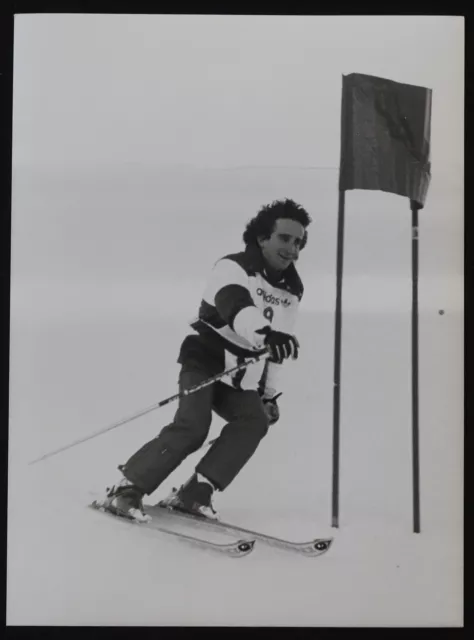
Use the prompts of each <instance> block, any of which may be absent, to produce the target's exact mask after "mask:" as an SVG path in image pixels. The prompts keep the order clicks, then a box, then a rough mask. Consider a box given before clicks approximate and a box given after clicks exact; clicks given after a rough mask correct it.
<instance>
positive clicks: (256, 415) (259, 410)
mask: <svg viewBox="0 0 474 640" xmlns="http://www.w3.org/2000/svg"><path fill="white" fill-rule="evenodd" d="M243 399H244V398H243ZM239 422H242V423H243V424H245V425H246V426H247V427H248V428H249V429H252V431H253V432H254V433H255V434H256V435H258V436H259V437H260V438H263V437H264V436H265V435H266V434H267V432H268V427H269V425H270V422H269V420H268V416H267V414H266V412H265V409H264V407H263V403H262V401H261V400H260V397H259V396H258V395H257V394H252V395H251V396H248V397H247V398H245V399H244V402H242V405H241V409H240V411H239Z"/></svg>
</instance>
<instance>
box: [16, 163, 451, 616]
mask: <svg viewBox="0 0 474 640" xmlns="http://www.w3.org/2000/svg"><path fill="white" fill-rule="evenodd" d="M125 169H126V170H124V172H123V174H117V175H116V174H112V175H111V176H108V174H103V173H98V172H95V171H92V170H91V172H90V174H88V175H85V176H84V175H82V174H81V175H79V174H78V173H76V172H69V173H67V171H65V174H64V175H63V174H60V173H57V174H56V173H53V174H51V175H49V176H48V175H46V174H45V175H39V174H38V171H39V169H38V168H37V169H36V171H33V172H30V173H28V172H27V171H25V170H23V171H15V172H14V193H13V217H12V292H11V293H12V303H11V304H12V316H11V370H10V442H9V505H8V607H7V619H8V623H9V624H22V625H41V624H49V625H68V624H80V625H94V624H95V625H186V624H188V625H291V626H293V625H305V626H308V625H316V626H317V625H351V626H352V625H364V626H373V625H401V626H406V625H434V626H439V625H441V626H442V625H458V624H461V623H462V600H463V593H462V572H463V555H462V545H463V540H462V522H463V520H462V518H463V513H462V490H463V486H462V474H463V438H462V433H463V413H462V407H463V378H462V372H463V341H462V338H463V325H462V296H460V290H461V286H462V279H461V277H460V275H459V274H460V273H461V270H462V243H461V238H462V234H461V218H460V215H461V213H460V212H461V211H462V208H461V206H460V195H459V194H460V193H462V191H459V189H458V188H455V187H454V186H450V185H449V184H446V183H443V182H442V181H441V180H440V179H439V178H438V180H437V181H435V182H434V184H433V186H432V189H431V191H430V194H431V196H430V202H429V206H427V209H426V211H424V212H423V215H422V216H421V219H420V220H421V224H420V238H421V240H420V436H421V442H420V446H421V506H422V512H421V517H422V533H421V535H415V534H414V533H412V525H413V523H412V494H411V318H410V304H411V300H410V295H411V286H410V267H411V259H410V246H411V229H410V221H409V211H408V210H407V207H406V202H404V201H403V200H402V199H400V198H396V197H395V196H390V195H388V194H374V193H372V194H364V193H357V192H354V193H351V194H350V196H348V198H347V223H346V253H345V265H344V266H345V275H344V289H343V310H344V322H343V343H342V399H341V496H340V498H341V500H340V509H341V511H340V525H341V526H340V528H339V529H333V528H331V526H330V523H331V470H332V469H331V455H332V418H333V406H332V403H333V357H334V295H335V272H334V269H335V247H336V215H335V213H336V211H337V172H336V171H333V172H328V171H321V172H313V171H298V170H290V169H288V170H273V169H272V170H270V169H269V170H264V169H262V170H257V169H255V170H253V169H252V170H249V171H243V170H242V171H233V172H232V171H229V172H226V171H217V172H213V171H207V172H206V171H189V172H186V171H185V170H183V169H179V170H178V171H177V172H176V171H175V172H174V173H173V172H171V173H169V174H168V173H167V172H166V171H164V172H163V173H160V171H158V170H157V169H156V168H150V169H149V172H148V173H146V172H145V169H143V171H138V172H135V173H133V172H132V171H131V170H130V169H129V168H127V167H125ZM458 186H459V185H458ZM286 195H291V197H294V198H295V199H296V200H297V201H299V202H302V203H303V204H304V205H305V206H307V207H308V208H309V209H310V211H311V212H312V214H313V215H314V218H315V222H314V225H313V227H314V229H312V230H311V235H310V242H309V243H308V247H307V248H306V249H305V251H304V252H303V254H302V256H301V260H300V266H299V268H300V270H301V273H302V275H303V277H304V282H305V297H304V300H303V308H302V315H301V319H300V322H299V326H298V328H297V335H298V339H299V340H300V342H301V345H302V349H301V356H300V359H299V360H298V361H297V362H296V363H289V366H288V369H287V373H286V379H285V380H284V382H283V391H284V395H283V396H282V397H281V411H282V416H281V421H280V422H279V423H278V424H277V425H275V426H274V428H273V429H271V431H270V432H269V434H268V435H267V437H266V438H265V440H264V441H263V442H262V444H261V446H260V448H259V449H258V451H257V453H256V455H255V456H254V458H252V459H251V461H250V462H249V464H248V465H247V467H246V468H245V470H244V472H242V474H241V475H240V476H239V477H238V478H237V479H236V480H235V482H234V483H233V484H232V485H231V486H230V487H229V488H228V490H227V491H226V492H225V494H222V495H220V496H218V500H217V504H216V506H217V507H218V508H219V510H220V511H221V514H222V517H223V518H224V519H225V520H230V521H235V522H237V523H241V524H242V525H244V526H245V525H248V526H249V527H253V528H261V529H262V530H264V531H266V532H268V533H270V534H274V535H277V536H288V537H292V538H294V539H295V540H306V539H308V538H312V537H314V536H325V535H328V534H329V535H334V536H335V543H334V545H333V547H332V549H331V551H330V552H329V553H328V554H326V555H324V556H322V557H320V558H315V559H307V558H299V557H294V556H289V555H285V554H283V553H281V552H277V551H274V550H271V549H268V548H265V547H262V546H260V547H257V548H256V549H255V551H254V552H253V553H252V554H251V555H250V556H248V557H246V558H243V559H239V560H235V559H234V560H232V559H227V558H222V557H215V556H211V555H209V554H208V553H204V552H202V551H198V550H195V549H191V548H189V547H188V546H186V545H183V544H178V543H176V542H175V541H172V540H169V539H167V538H165V537H163V536H159V535H157V534H154V533H152V532H150V531H140V530H137V529H134V528H131V527H129V526H127V525H126V524H125V523H122V522H120V523H116V522H113V521H110V520H108V519H106V518H104V517H102V516H101V514H98V513H94V512H93V511H91V510H90V509H87V508H86V505H87V504H88V503H89V502H90V500H91V498H92V497H93V493H94V492H97V491H101V490H102V489H103V488H104V487H105V486H106V484H108V483H109V482H110V481H111V480H112V479H113V478H114V477H115V474H116V467H117V465H118V464H120V463H122V462H124V461H126V459H127V458H128V457H129V456H130V455H131V454H132V453H133V452H134V451H135V450H136V449H137V448H138V447H140V446H141V445H142V444H143V443H144V442H145V441H147V440H148V439H150V438H152V437H154V436H155V435H156V434H157V433H158V431H159V429H160V428H161V427H162V426H164V425H165V424H167V423H168V422H169V421H170V420H171V419H172V417H173V414H174V411H175V405H174V404H171V405H168V406H166V407H163V408H162V409H160V410H157V411H155V412H153V413H150V414H148V415H146V416H144V417H143V418H140V419H139V420H136V421H134V422H132V423H130V424H128V425H125V426H123V427H120V428H118V429H116V430H114V431H111V432H109V433H107V434H104V435H102V436H100V437H98V438H96V439H94V440H91V441H89V442H86V443H84V444H81V445H79V446H77V447H74V448H72V449H70V450H68V451H65V452H64V453H61V454H60V455H57V456H54V457H52V458H49V459H47V460H44V461H43V462H40V463H38V464H36V465H32V466H28V462H29V461H31V460H33V459H35V458H37V457H38V456H41V455H43V454H45V453H47V452H50V451H52V450H55V449H57V448H59V447H61V446H64V445H67V444H69V443H71V442H73V441H75V440H76V439H79V438H81V437H84V436H87V435H89V434H91V433H93V432H95V431H97V430H99V429H101V428H105V427H107V426H108V425H110V424H112V423H114V422H116V421H118V420H120V419H122V418H124V417H127V416H129V415H131V414H134V413H136V412H138V411H139V410H141V409H144V408H146V407H149V406H150V405H153V404H155V403H157V402H158V401H160V400H162V399H163V398H166V397H168V396H170V395H173V394H174V393H175V392H176V388H177V387H176V380H177V376H178V365H177V364H176V356H177V351H178V348H179V345H180V342H181V340H182V338H183V336H184V335H185V333H186V331H187V325H186V321H187V320H188V319H189V318H190V317H192V316H193V314H194V313H195V311H196V307H197V305H198V303H199V301H200V297H201V292H202V286H203V279H204V278H205V276H206V273H207V271H208V268H209V267H210V266H211V264H212V262H213V260H214V259H217V257H219V256H220V255H222V253H223V252H225V253H227V252H231V251H234V250H239V248H240V247H241V244H240V236H241V233H242V230H243V228H244V224H245V223H246V221H247V219H248V218H249V217H250V216H251V215H253V213H254V212H255V211H256V210H257V208H258V207H259V206H260V205H261V204H262V203H265V202H269V201H271V200H272V199H273V198H275V197H284V196H286ZM223 212H225V215H224V213H223ZM440 308H443V309H444V310H445V313H444V315H439V313H438V310H439V309H440ZM221 424H222V423H221V422H220V421H219V420H218V419H216V421H215V422H214V424H213V427H212V430H211V433H210V434H209V438H212V437H214V436H215V435H217V434H218V432H219V428H220V427H221ZM197 459H198V454H195V455H194V456H191V457H190V458H189V459H188V460H186V462H185V463H184V464H183V465H182V467H181V468H180V469H178V470H177V471H176V472H175V473H174V474H173V475H172V476H171V477H170V478H169V479H168V480H167V481H166V482H165V483H164V484H163V485H162V487H160V488H159V490H158V491H157V492H156V495H153V496H151V497H150V500H155V498H156V499H158V498H159V496H160V495H161V494H162V493H163V494H165V493H167V491H168V490H169V489H170V488H171V486H173V485H174V484H176V483H180V482H182V481H184V480H185V479H186V478H187V477H188V475H189V474H190V473H191V470H192V468H193V465H194V463H195V462H196V461H197ZM124 525H125V526H124Z"/></svg>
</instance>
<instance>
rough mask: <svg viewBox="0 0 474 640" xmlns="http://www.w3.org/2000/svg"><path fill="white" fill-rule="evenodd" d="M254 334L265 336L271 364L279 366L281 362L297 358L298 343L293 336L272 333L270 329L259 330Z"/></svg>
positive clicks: (278, 332)
mask: <svg viewBox="0 0 474 640" xmlns="http://www.w3.org/2000/svg"><path fill="white" fill-rule="evenodd" d="M256 333H261V334H263V335H265V334H266V338H265V346H266V347H267V348H268V350H269V351H270V358H269V360H270V361H271V362H277V363H278V364H281V363H282V362H283V360H285V359H286V358H289V357H290V356H291V357H292V358H293V360H296V358H297V357H298V348H299V346H300V345H299V342H298V340H297V339H296V338H295V336H292V335H290V334H289V333H283V332H282V331H273V330H272V329H270V327H264V328H263V329H259V330H258V331H257V332H256Z"/></svg>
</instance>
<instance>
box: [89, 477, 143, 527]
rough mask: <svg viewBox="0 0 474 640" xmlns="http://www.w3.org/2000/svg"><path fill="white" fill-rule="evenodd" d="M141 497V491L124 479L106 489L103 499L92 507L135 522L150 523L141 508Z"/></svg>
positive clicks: (96, 501)
mask: <svg viewBox="0 0 474 640" xmlns="http://www.w3.org/2000/svg"><path fill="white" fill-rule="evenodd" d="M143 495H144V492H143V491H142V490H141V489H139V488H138V487H137V486H135V485H134V484H133V482H130V480H127V478H125V477H124V478H122V480H120V482H118V483H117V484H114V485H112V486H111V487H107V489H106V496H105V498H103V499H102V500H95V502H94V503H93V506H94V507H96V508H98V509H103V510H104V511H108V512H110V513H113V514H114V515H116V516H121V517H122V518H128V519H129V520H133V521H135V522H150V520H151V516H149V515H148V514H146V513H145V510H144V508H143V502H142V500H143Z"/></svg>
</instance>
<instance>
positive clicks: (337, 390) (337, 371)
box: [332, 189, 346, 527]
mask: <svg viewBox="0 0 474 640" xmlns="http://www.w3.org/2000/svg"><path fill="white" fill-rule="evenodd" d="M345 194H346V192H345V191H344V190H343V189H339V212H338V223H337V274H336V323H335V331H334V407H333V447H332V526H333V527H339V449H340V437H339V431H340V428H339V426H340V400H341V335H342V274H343V263H344V213H345V211H344V209H345Z"/></svg>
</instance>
